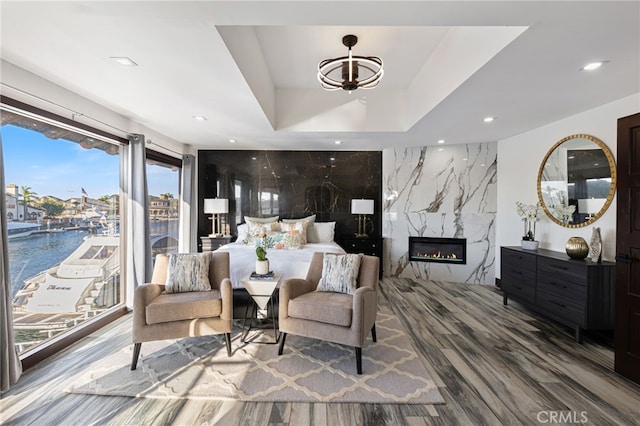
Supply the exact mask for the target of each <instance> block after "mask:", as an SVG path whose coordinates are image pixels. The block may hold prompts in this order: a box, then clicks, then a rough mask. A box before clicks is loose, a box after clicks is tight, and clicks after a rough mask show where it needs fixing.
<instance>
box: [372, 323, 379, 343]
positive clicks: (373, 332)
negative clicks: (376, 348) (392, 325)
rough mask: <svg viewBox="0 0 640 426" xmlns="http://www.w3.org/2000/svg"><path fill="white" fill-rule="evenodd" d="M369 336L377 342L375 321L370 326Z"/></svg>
mask: <svg viewBox="0 0 640 426" xmlns="http://www.w3.org/2000/svg"><path fill="white" fill-rule="evenodd" d="M371 338H372V339H373V341H374V342H377V341H378V340H377V338H376V323H375V322H374V323H373V327H371Z"/></svg>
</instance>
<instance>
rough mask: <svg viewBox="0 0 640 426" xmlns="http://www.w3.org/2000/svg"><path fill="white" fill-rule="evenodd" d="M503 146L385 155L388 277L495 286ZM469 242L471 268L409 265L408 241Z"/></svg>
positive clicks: (388, 152)
mask: <svg viewBox="0 0 640 426" xmlns="http://www.w3.org/2000/svg"><path fill="white" fill-rule="evenodd" d="M496 152H497V144H496V143H481V144H468V145H453V146H429V147H412V148H401V149H388V150H384V151H383V155H382V157H383V161H382V163H383V165H382V174H383V189H382V190H383V198H384V203H383V236H384V237H386V238H387V239H386V247H385V248H386V250H385V259H384V264H385V274H386V275H390V276H394V277H408V278H423V279H433V280H447V281H457V282H466V283H479V284H493V282H494V280H495V270H494V263H495V255H494V246H495V219H496V210H497V202H496V191H497V188H496V176H497V155H496ZM409 236H425V237H446V238H466V239H467V245H468V247H467V264H466V265H460V264H442V263H425V262H409V260H408V237H409Z"/></svg>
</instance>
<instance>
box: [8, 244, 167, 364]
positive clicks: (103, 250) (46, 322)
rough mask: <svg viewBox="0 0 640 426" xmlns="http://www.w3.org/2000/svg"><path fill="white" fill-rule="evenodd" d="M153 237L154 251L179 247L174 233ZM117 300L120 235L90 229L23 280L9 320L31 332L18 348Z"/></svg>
mask: <svg viewBox="0 0 640 426" xmlns="http://www.w3.org/2000/svg"><path fill="white" fill-rule="evenodd" d="M151 243H152V252H153V255H154V256H155V255H156V254H158V253H171V252H175V251H177V248H178V241H177V240H176V239H175V238H173V237H169V236H167V235H162V234H152V236H151ZM119 301H120V236H119V235H118V234H115V233H111V234H105V235H103V234H89V235H88V236H86V237H85V238H84V240H83V242H82V244H80V246H79V247H78V248H77V249H76V250H75V251H74V252H73V253H71V254H70V255H69V256H68V257H67V258H66V259H64V260H63V261H62V262H61V263H60V264H59V265H56V266H53V267H51V268H49V269H47V270H45V271H42V272H40V273H38V274H36V275H34V276H32V277H29V278H27V279H25V280H24V285H23V286H22V287H21V288H20V290H18V292H17V293H16V295H15V297H14V299H13V317H14V321H13V324H14V329H15V330H16V331H17V332H20V331H25V332H26V331H28V332H30V334H28V333H27V334H28V335H29V336H30V338H29V339H27V340H26V341H20V339H16V344H17V345H18V347H19V350H20V351H22V350H24V349H26V348H29V347H31V346H34V345H37V344H39V343H40V341H42V340H44V339H46V338H48V337H52V336H54V335H56V334H58V333H61V332H63V331H66V330H68V329H69V328H71V327H74V326H76V325H78V324H81V323H82V322H83V321H86V320H87V319H90V318H93V317H95V316H97V315H99V314H100V313H101V312H103V311H105V310H107V309H109V308H111V307H113V306H115V305H116V304H118V303H119ZM34 332H35V334H37V335H38V336H39V337H37V338H33V335H34Z"/></svg>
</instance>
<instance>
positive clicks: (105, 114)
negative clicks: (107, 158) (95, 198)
mask: <svg viewBox="0 0 640 426" xmlns="http://www.w3.org/2000/svg"><path fill="white" fill-rule="evenodd" d="M0 76H1V77H2V78H1V86H0V92H1V93H2V95H4V96H7V97H10V98H13V99H16V100H18V101H21V102H24V103H26V104H29V105H32V106H34V107H37V108H41V109H44V110H46V111H49V112H52V113H55V114H58V115H61V116H63V117H66V118H69V119H71V120H74V121H77V122H78V123H82V124H86V125H89V126H92V127H95V128H97V129H100V130H104V131H105V132H109V133H111V134H114V135H116V136H120V137H125V138H126V137H127V134H129V133H141V134H144V135H145V138H146V139H147V141H148V140H153V144H152V145H151V146H149V148H150V149H154V150H156V151H160V152H164V153H165V154H168V155H171V156H174V157H176V156H177V154H176V152H180V153H192V154H194V155H195V154H196V153H197V150H195V149H193V148H191V147H189V146H188V145H184V144H182V143H180V142H179V141H175V140H173V139H171V138H168V137H166V136H164V135H161V134H159V133H157V132H155V131H153V130H152V129H149V128H148V127H146V126H144V125H142V124H140V123H138V122H136V121H134V120H132V119H130V118H128V117H125V116H123V115H120V114H118V113H116V112H114V111H112V110H110V109H108V108H106V107H104V106H102V105H99V104H97V103H95V102H93V101H90V100H89V99H87V98H85V97H82V96H80V95H78V94H77V93H74V92H72V91H70V90H68V89H65V88H64V87H62V86H58V85H56V84H54V83H52V82H50V81H48V80H45V79H43V78H42V77H39V76H37V75H35V74H33V73H31V72H29V71H25V70H24V69H22V68H20V67H17V66H15V65H13V64H12V63H10V62H7V61H5V60H0ZM163 148H164V149H163Z"/></svg>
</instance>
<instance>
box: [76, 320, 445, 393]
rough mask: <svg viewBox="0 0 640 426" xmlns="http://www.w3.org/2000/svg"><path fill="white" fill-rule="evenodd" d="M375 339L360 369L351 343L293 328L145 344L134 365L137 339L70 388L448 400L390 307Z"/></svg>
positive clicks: (79, 390) (78, 390)
mask: <svg viewBox="0 0 640 426" xmlns="http://www.w3.org/2000/svg"><path fill="white" fill-rule="evenodd" d="M376 331H377V338H378V341H377V342H375V343H374V342H372V341H371V339H370V338H369V339H368V340H367V343H366V344H365V347H364V348H363V349H362V369H363V374H362V375H357V374H356V361H355V351H354V349H353V348H351V347H347V346H343V345H338V344H333V343H328V342H322V341H319V340H314V339H307V338H303V337H299V336H293V335H288V336H287V341H286V345H285V350H284V353H283V354H282V356H278V345H264V344H256V343H247V344H244V343H241V342H240V333H239V332H236V333H235V334H234V340H233V342H232V349H233V351H234V352H233V355H232V357H231V358H229V357H227V353H226V348H225V345H224V339H223V338H222V336H208V337H199V338H187V339H180V340H169V341H162V342H149V343H143V344H142V351H141V354H140V360H139V362H138V368H137V370H135V371H131V370H130V362H131V355H132V349H133V345H131V346H128V347H127V348H125V349H123V350H121V351H119V352H118V353H116V354H114V355H112V356H111V357H108V358H106V359H103V360H102V361H101V362H99V363H95V364H94V365H92V366H91V367H90V368H88V369H87V372H86V373H84V374H83V375H82V376H81V377H79V378H78V379H77V380H76V381H75V385H74V386H73V387H72V388H70V389H68V390H67V392H69V393H82V394H97V395H119V396H131V397H144V398H188V399H215V400H218V399H224V400H240V401H266V402H366V403H403V404H442V403H444V400H443V398H442V395H441V394H440V392H439V391H438V389H437V387H436V385H435V384H434V382H433V380H432V379H431V377H430V376H429V374H428V372H427V370H426V369H425V367H424V365H422V363H421V361H420V360H419V359H418V356H417V354H416V352H415V350H414V349H413V348H412V346H411V343H410V342H409V338H408V337H407V335H406V334H405V333H404V331H403V330H402V327H401V325H400V323H399V321H398V319H397V318H396V317H395V315H393V314H391V313H388V312H387V313H385V312H378V318H377V321H376Z"/></svg>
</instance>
